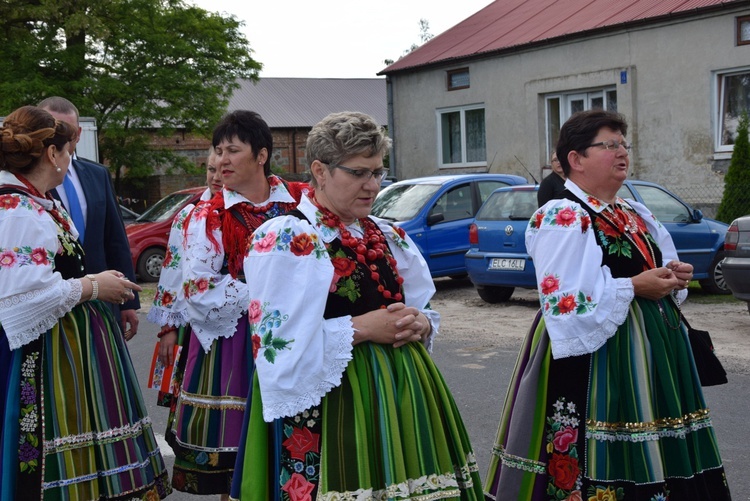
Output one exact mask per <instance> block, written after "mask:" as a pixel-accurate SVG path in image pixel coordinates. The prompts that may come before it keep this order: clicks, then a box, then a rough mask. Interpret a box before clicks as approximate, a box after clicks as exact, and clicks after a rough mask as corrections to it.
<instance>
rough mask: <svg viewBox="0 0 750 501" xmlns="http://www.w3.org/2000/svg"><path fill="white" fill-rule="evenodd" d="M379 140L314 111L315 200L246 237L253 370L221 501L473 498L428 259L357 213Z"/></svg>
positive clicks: (474, 482) (379, 164)
mask: <svg viewBox="0 0 750 501" xmlns="http://www.w3.org/2000/svg"><path fill="white" fill-rule="evenodd" d="M389 143H390V140H389V139H388V138H387V137H386V136H385V134H384V132H383V130H382V129H381V128H380V127H379V126H378V125H377V124H376V123H375V122H374V121H373V120H372V118H371V117H369V116H367V115H364V114H361V113H354V112H344V113H336V114H332V115H329V116H328V117H326V118H325V119H324V120H323V121H322V122H320V123H319V124H317V125H316V126H315V127H313V129H312V130H311V132H310V134H309V136H308V141H307V153H306V154H307V158H308V159H309V160H310V162H311V167H310V170H311V173H312V176H313V180H312V182H311V184H312V186H314V193H311V194H310V196H309V197H303V198H302V201H301V202H300V205H299V206H298V208H297V210H296V211H293V212H292V213H290V214H289V215H287V216H284V217H281V218H277V219H274V220H272V221H269V222H267V223H265V224H264V225H263V226H261V227H260V228H258V229H257V230H256V232H255V234H254V237H253V241H252V245H251V249H250V252H249V255H248V257H247V259H246V260H245V274H246V276H247V277H248V286H249V289H250V295H249V297H250V307H249V317H250V324H251V328H252V333H253V336H252V340H253V356H254V357H255V360H256V364H257V370H256V377H255V378H254V380H253V386H252V391H251V393H250V398H249V400H248V410H247V411H246V420H247V423H246V425H245V430H246V431H245V434H244V437H243V444H242V445H241V448H240V452H239V455H238V458H237V473H236V475H235V482H234V485H233V486H232V497H235V498H239V499H242V500H243V501H252V500H257V501H260V500H263V501H266V500H291V501H303V500H311V499H318V500H334V499H336V500H338V499H361V500H365V499H413V500H428V499H466V500H475V499H481V497H482V490H481V485H480V480H479V476H478V473H477V466H476V463H475V461H474V454H473V452H472V449H471V445H470V443H469V439H468V436H467V433H466V430H465V429H464V425H463V422H462V420H461V417H460V415H459V413H458V409H457V408H456V405H455V402H454V401H453V398H452V397H451V394H450V392H449V391H448V388H447V386H446V385H445V382H444V381H443V378H442V376H441V375H440V372H439V371H438V369H437V368H436V367H435V365H434V364H433V362H432V360H431V358H430V356H429V353H428V349H429V348H430V347H431V345H432V339H433V337H434V336H435V335H436V334H437V329H438V322H439V315H438V314H437V313H436V312H434V311H431V310H430V309H429V307H428V303H429V300H430V298H431V297H432V295H433V294H434V292H435V286H434V284H433V283H432V278H431V277H430V273H429V270H428V269H427V265H426V263H425V261H424V259H423V258H422V256H421V255H420V254H419V251H418V250H417V248H416V246H415V244H414V242H413V241H412V240H411V239H410V238H409V237H408V236H406V234H405V233H404V232H403V230H399V229H398V228H395V227H393V226H391V225H390V224H389V223H387V222H386V221H383V220H379V219H377V218H373V217H369V214H370V209H371V207H372V203H373V201H374V200H375V196H376V195H377V194H378V190H379V189H380V181H381V180H382V179H383V177H384V176H385V175H386V173H387V169H385V168H383V155H384V154H385V153H386V151H387V149H388V145H389Z"/></svg>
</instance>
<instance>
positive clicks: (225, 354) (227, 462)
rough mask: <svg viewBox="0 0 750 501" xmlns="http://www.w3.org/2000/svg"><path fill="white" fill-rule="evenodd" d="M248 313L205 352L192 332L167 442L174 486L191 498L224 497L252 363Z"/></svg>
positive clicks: (238, 439) (230, 476)
mask: <svg viewBox="0 0 750 501" xmlns="http://www.w3.org/2000/svg"><path fill="white" fill-rule="evenodd" d="M249 343H250V331H249V327H248V321H247V315H246V314H245V315H243V316H242V317H241V318H240V320H239V321H238V323H237V329H236V331H235V333H234V335H233V336H232V337H229V338H219V339H217V340H216V341H214V342H213V344H212V346H211V350H210V351H209V352H205V351H204V350H203V347H202V346H201V344H200V342H199V341H198V339H197V338H196V337H195V335H194V334H192V333H191V338H190V340H189V343H188V347H187V353H185V352H184V351H183V354H182V355H181V357H182V356H185V355H187V360H186V362H185V369H184V371H185V372H184V374H183V377H182V387H181V389H180V395H179V398H178V399H177V404H176V406H175V409H174V413H173V415H172V416H170V424H169V428H168V430H167V435H166V438H167V442H168V443H169V445H171V446H172V449H174V452H175V463H174V472H173V474H172V486H173V487H174V488H175V489H177V490H179V491H184V492H189V493H193V494H228V493H229V489H230V486H231V482H232V474H233V472H234V463H235V460H236V458H237V446H238V444H239V442H240V435H241V430H242V423H243V415H244V412H245V402H246V400H247V394H248V391H249V385H250V380H251V377H252V374H253V370H254V368H255V365H254V364H253V362H252V356H251V355H250V353H251V352H250V350H249V348H250V346H251V345H250V344H249Z"/></svg>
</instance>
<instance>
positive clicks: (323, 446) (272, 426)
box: [231, 343, 483, 501]
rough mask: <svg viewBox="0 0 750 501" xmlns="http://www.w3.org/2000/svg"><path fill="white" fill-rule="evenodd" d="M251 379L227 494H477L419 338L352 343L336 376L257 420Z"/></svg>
mask: <svg viewBox="0 0 750 501" xmlns="http://www.w3.org/2000/svg"><path fill="white" fill-rule="evenodd" d="M259 391H260V390H259V386H258V380H257V377H256V378H255V379H254V383H253V390H252V393H251V395H250V398H249V400H248V409H249V410H248V412H247V415H246V416H245V418H246V424H245V431H244V437H243V443H242V444H241V445H240V452H239V455H238V457H237V467H236V469H237V472H238V473H237V474H236V475H235V481H234V483H233V485H232V493H231V496H232V497H233V498H235V499H242V500H243V501H253V500H258V501H260V500H262V501H268V500H289V501H305V500H312V499H317V500H344V499H358V500H360V499H361V500H365V499H367V500H369V499H378V500H380V499H382V500H385V499H411V500H434V499H462V500H478V499H482V497H483V495H482V489H481V483H480V482H481V481H480V478H479V473H478V468H477V465H476V460H475V457H474V453H473V451H472V449H471V445H470V443H469V438H468V434H467V433H466V430H465V428H464V424H463V421H462V420H461V416H460V415H459V412H458V409H457V407H456V404H455V402H454V400H453V397H452V396H451V394H450V392H449V390H448V388H447V386H446V384H445V381H444V380H443V378H442V376H441V374H440V372H439V371H438V370H437V368H436V367H435V365H434V364H433V362H432V359H431V358H430V357H429V354H428V353H427V351H426V350H425V348H424V347H423V346H422V345H421V344H419V343H410V344H408V345H406V346H404V347H402V348H398V349H394V348H393V347H391V346H388V345H378V344H373V343H362V344H359V345H357V346H355V347H354V351H353V360H352V361H351V362H350V363H349V365H348V366H347V369H346V371H345V372H344V375H343V378H342V384H341V385H340V386H338V387H337V388H335V389H333V390H332V391H331V392H329V393H328V394H327V395H326V396H324V397H323V399H322V401H321V404H320V405H318V406H316V407H313V408H311V409H308V410H306V411H304V412H302V413H300V414H299V415H297V416H293V417H290V418H283V419H278V420H276V421H275V422H273V423H266V422H264V421H263V417H262V410H261V401H260V398H258V397H257V395H259Z"/></svg>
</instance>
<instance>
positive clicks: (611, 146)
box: [587, 139, 633, 153]
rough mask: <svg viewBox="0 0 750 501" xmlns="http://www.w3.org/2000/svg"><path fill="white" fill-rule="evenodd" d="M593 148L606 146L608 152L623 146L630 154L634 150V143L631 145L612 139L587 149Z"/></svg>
mask: <svg viewBox="0 0 750 501" xmlns="http://www.w3.org/2000/svg"><path fill="white" fill-rule="evenodd" d="M592 146H604V148H605V149H607V150H617V149H619V148H620V146H622V147H623V148H625V151H627V152H628V153H630V150H632V149H633V143H629V142H627V141H622V142H620V141H615V140H614V139H610V140H609V141H599V142H598V143H592V144H590V145H588V146H587V148H591V147H592Z"/></svg>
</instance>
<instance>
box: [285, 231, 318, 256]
mask: <svg viewBox="0 0 750 501" xmlns="http://www.w3.org/2000/svg"><path fill="white" fill-rule="evenodd" d="M314 248H315V245H313V242H312V238H311V237H310V235H308V234H307V233H302V234H301V235H295V236H294V237H293V238H292V241H291V243H290V244H289V250H290V251H292V254H294V255H295V256H307V255H308V254H310V253H312V251H313V249H314Z"/></svg>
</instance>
